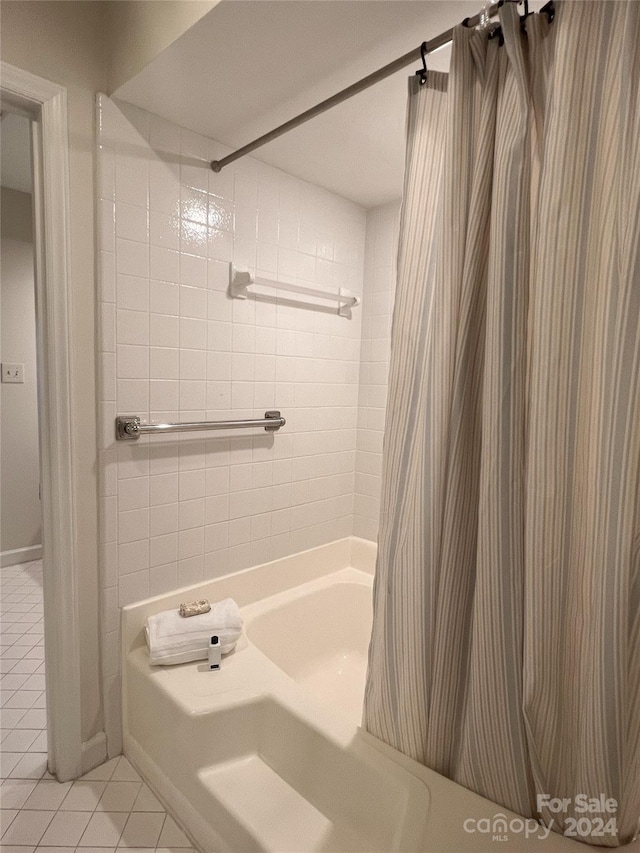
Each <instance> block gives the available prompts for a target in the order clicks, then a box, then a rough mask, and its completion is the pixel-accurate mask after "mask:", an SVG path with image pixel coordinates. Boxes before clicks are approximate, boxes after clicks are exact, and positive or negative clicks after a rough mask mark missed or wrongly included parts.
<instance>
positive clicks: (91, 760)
mask: <svg viewBox="0 0 640 853" xmlns="http://www.w3.org/2000/svg"><path fill="white" fill-rule="evenodd" d="M106 760H107V737H106V735H105V733H104V732H98V734H97V735H94V736H93V737H92V738H90V739H89V740H85V742H84V743H83V744H82V775H83V776H84V774H85V773H88V772H89V771H90V770H93V768H94V767H98V765H100V764H104V762H105V761H106Z"/></svg>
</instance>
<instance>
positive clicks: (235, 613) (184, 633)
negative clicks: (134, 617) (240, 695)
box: [145, 598, 243, 665]
mask: <svg viewBox="0 0 640 853" xmlns="http://www.w3.org/2000/svg"><path fill="white" fill-rule="evenodd" d="M242 625H243V622H242V616H241V615H240V608H239V607H238V605H237V604H236V603H235V601H234V600H233V598H225V599H224V600H223V601H218V602H216V603H215V604H212V605H211V610H210V611H209V612H208V613H202V614H200V615H199V616H190V617H189V618H188V619H184V618H183V617H182V616H180V613H179V612H178V610H164V611H163V612H162V613H156V614H155V615H154V616H149V618H148V619H147V624H146V627H145V634H146V637H147V645H148V646H149V658H150V661H151V663H152V664H154V665H159V664H174V663H188V662H189V661H193V660H204V659H205V658H206V657H207V653H208V650H209V641H210V639H211V636H212V635H213V634H217V635H218V637H219V638H220V650H221V652H222V654H223V655H226V654H228V653H229V652H232V651H233V649H234V648H235V645H236V643H237V642H238V639H239V637H240V634H242Z"/></svg>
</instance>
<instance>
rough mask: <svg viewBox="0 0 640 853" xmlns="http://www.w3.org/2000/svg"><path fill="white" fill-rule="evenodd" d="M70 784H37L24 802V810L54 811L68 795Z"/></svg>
mask: <svg viewBox="0 0 640 853" xmlns="http://www.w3.org/2000/svg"><path fill="white" fill-rule="evenodd" d="M70 788H71V782H64V783H62V784H61V783H60V782H44V781H43V782H38V784H37V785H36V786H35V788H34V789H33V791H32V793H31V795H30V796H29V798H28V799H27V801H26V802H25V804H24V806H23V808H24V809H40V810H49V809H52V810H54V811H55V810H56V809H59V808H60V805H61V803H62V801H63V800H64V798H65V797H66V796H67V794H68V793H69V790H70Z"/></svg>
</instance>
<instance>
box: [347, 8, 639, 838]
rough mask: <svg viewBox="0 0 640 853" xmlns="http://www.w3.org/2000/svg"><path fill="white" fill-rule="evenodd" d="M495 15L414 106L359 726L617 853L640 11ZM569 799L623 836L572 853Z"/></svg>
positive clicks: (635, 434)
mask: <svg viewBox="0 0 640 853" xmlns="http://www.w3.org/2000/svg"><path fill="white" fill-rule="evenodd" d="M500 17H501V26H502V39H500V38H499V37H495V38H493V39H491V40H490V39H488V36H487V32H486V31H474V30H468V29H465V28H464V27H458V28H456V30H455V38H454V43H453V54H452V61H451V70H450V74H449V76H448V80H447V78H446V76H444V75H439V74H435V73H430V74H429V79H428V82H427V84H426V86H420V85H419V83H418V80H417V79H415V78H414V79H413V80H412V81H411V83H410V96H409V110H408V125H407V131H408V142H407V161H406V174H405V194H404V201H403V211H402V216H401V233H400V246H399V254H398V285H397V294H396V305H395V313H394V321H393V335H392V338H393V340H392V358H391V367H390V378H389V397H388V407H387V424H386V437H385V449H384V464H383V487H382V510H381V519H380V535H379V549H378V564H377V571H376V580H375V588H374V627H373V634H372V640H371V647H370V652H369V673H368V681H367V688H366V696H365V714H364V721H365V726H366V728H367V729H368V730H369V731H370V732H371V733H372V734H374V735H376V736H377V737H379V738H381V739H382V740H384V741H386V742H387V743H389V744H391V745H392V746H394V747H396V748H397V749H399V750H401V751H402V752H404V753H406V754H407V755H409V756H411V757H412V758H414V759H416V760H417V761H419V762H422V763H423V764H426V765H427V766H429V767H431V768H433V769H434V770H436V771H438V772H439V773H442V774H444V775H446V776H448V777H450V778H451V779H453V780H455V781H456V782H459V783H460V784H461V785H464V786H465V787H467V788H470V789H472V790H474V791H477V792H478V793H480V794H482V795H484V796H485V797H488V798H489V799H491V800H493V801H495V802H496V803H499V804H501V805H503V806H506V807H508V808H510V809H513V810H514V811H516V812H518V813H520V814H522V815H525V816H533V817H535V818H541V819H542V820H543V821H544V822H545V824H546V825H549V824H551V825H552V827H553V829H555V830H556V831H560V832H569V833H571V831H572V828H573V832H574V834H576V835H577V837H578V838H580V839H581V840H583V841H587V842H590V843H592V844H603V845H607V846H617V845H618V844H620V843H624V842H627V841H629V840H630V839H631V838H632V837H633V836H634V835H635V833H636V830H637V828H638V819H639V817H640V486H639V483H640V476H639V472H640V3H639V2H634V0H632V1H631V2H598V1H596V2H574V3H572V2H562V0H557V2H556V16H555V20H553V22H550V21H549V20H548V17H547V15H546V14H543V13H540V14H537V15H532V16H530V17H528V18H527V20H526V34H525V33H524V32H523V31H522V28H521V22H520V19H519V16H518V13H517V9H516V8H515V7H514V6H513V5H511V4H507V5H506V6H503V8H502V9H501V12H500ZM502 40H503V41H504V43H503V44H501V43H500V42H501V41H502ZM579 794H586V795H588V797H590V798H591V797H601V795H604V797H605V799H608V798H611V799H614V800H615V801H616V804H617V809H616V812H615V814H612V813H611V812H609V811H605V813H602V814H600V813H599V812H598V811H596V812H587V813H586V818H587V820H588V821H589V823H588V824H587V823H585V822H584V821H583V822H582V823H581V824H580V829H579V831H578V832H577V833H576V831H575V824H576V822H577V821H579V819H580V818H581V817H585V813H583V812H582V811H581V805H582V804H583V801H582V800H580V799H576V798H577V797H578V795H579ZM539 795H540V796H542V797H543V798H544V796H545V795H548V796H549V797H558V798H565V803H564V806H563V807H562V808H561V809H560V810H558V809H557V808H555V807H556V806H557V804H556V803H552V806H553V808H549V807H548V805H545V803H548V800H542V801H540V802H539V801H538V796H539ZM600 802H601V803H602V802H603V801H602V800H600ZM596 817H599V818H602V819H603V825H604V826H605V829H604V832H601V826H600V822H599V821H596V820H595V818H596ZM611 817H614V818H615V820H614V822H613V823H612V822H611V821H610V818H611Z"/></svg>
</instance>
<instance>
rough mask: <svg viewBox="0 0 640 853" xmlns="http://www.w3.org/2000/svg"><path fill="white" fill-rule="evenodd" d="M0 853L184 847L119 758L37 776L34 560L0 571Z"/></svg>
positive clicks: (40, 713)
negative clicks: (78, 774)
mask: <svg viewBox="0 0 640 853" xmlns="http://www.w3.org/2000/svg"><path fill="white" fill-rule="evenodd" d="M0 620H1V622H0V779H1V780H2V784H1V785H0V807H1V811H0V839H1V840H0V848H1V849H2V851H3V853H35V851H38V853H72V851H77V853H115V851H116V850H117V849H118V848H120V849H124V848H127V849H128V850H129V851H130V853H131V851H134V850H142V849H144V850H145V853H150V850H158V851H175V853H189V851H191V850H192V848H191V842H190V841H189V840H188V839H187V837H186V836H185V835H184V833H183V832H182V831H181V830H180V828H179V827H178V826H177V825H176V823H175V822H174V820H173V819H172V818H171V816H170V815H168V814H167V813H166V811H165V809H164V808H163V806H162V804H161V803H160V802H159V801H158V800H157V799H156V797H155V796H154V795H153V793H152V791H151V790H150V789H149V788H148V787H147V785H146V784H145V783H144V782H143V781H142V779H141V778H140V776H139V775H138V774H137V773H136V771H135V770H134V768H133V767H132V766H131V765H130V764H129V762H128V761H127V759H126V758H124V757H122V756H121V757H119V758H114V759H112V760H111V761H108V762H107V763H106V764H103V765H102V766H100V767H97V768H96V769H95V770H92V771H91V772H90V773H87V774H86V775H85V776H83V777H82V779H79V780H77V781H75V782H65V783H63V784H61V783H59V782H56V780H55V779H54V778H53V777H52V776H51V775H50V774H49V773H48V772H47V731H46V705H45V692H44V690H45V685H44V645H43V606H42V562H41V561H39V560H38V561H35V562H32V563H23V564H21V565H18V566H10V567H8V568H2V569H0Z"/></svg>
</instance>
